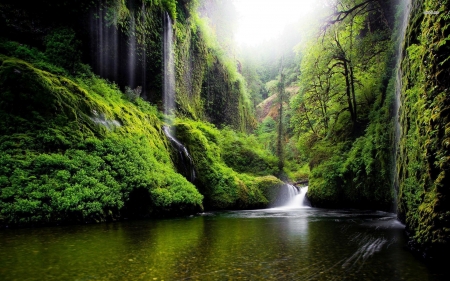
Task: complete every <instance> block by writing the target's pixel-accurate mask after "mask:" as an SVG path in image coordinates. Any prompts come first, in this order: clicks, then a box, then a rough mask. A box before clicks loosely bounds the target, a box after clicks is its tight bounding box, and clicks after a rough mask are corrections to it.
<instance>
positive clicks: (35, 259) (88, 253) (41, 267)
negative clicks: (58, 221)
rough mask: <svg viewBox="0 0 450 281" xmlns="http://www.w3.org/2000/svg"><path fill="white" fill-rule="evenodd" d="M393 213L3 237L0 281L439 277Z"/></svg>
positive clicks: (286, 213)
mask: <svg viewBox="0 0 450 281" xmlns="http://www.w3.org/2000/svg"><path fill="white" fill-rule="evenodd" d="M403 228H404V227H403V225H402V224H400V223H399V222H398V221H397V220H396V218H395V215H394V214H390V213H384V212H361V211H342V210H340V211H337V210H323V209H315V208H298V209H283V208H278V209H265V210H253V211H230V212H217V213H204V214H201V215H198V216H193V217H189V218H181V219H167V220H148V221H130V222H119V223H109V224H98V225H82V226H63V227H47V228H36V229H3V230H0V280H166V281H168V280H421V281H424V280H439V279H442V278H443V277H442V276H441V275H437V274H433V273H432V272H430V271H429V270H428V269H427V267H425V265H424V264H422V263H421V262H420V261H419V260H417V259H416V258H414V257H413V256H412V254H411V253H410V252H408V251H407V250H406V248H405V238H404V234H403V233H404V229H403Z"/></svg>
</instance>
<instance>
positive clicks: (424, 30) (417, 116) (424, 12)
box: [397, 0, 450, 262]
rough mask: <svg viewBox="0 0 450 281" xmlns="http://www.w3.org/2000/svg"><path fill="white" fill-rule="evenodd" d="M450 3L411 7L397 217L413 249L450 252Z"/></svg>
mask: <svg viewBox="0 0 450 281" xmlns="http://www.w3.org/2000/svg"><path fill="white" fill-rule="evenodd" d="M449 6H450V2H449V1H448V0H443V1H431V0H423V1H416V2H415V3H414V4H413V7H412V12H411V16H410V23H409V26H408V29H407V34H406V38H405V46H404V59H403V62H402V72H403V76H402V83H403V88H402V95H401V101H402V106H401V115H400V123H401V128H402V131H401V140H400V151H399V155H398V162H397V165H398V167H397V169H398V177H399V194H398V212H399V216H400V218H401V219H402V220H403V221H404V222H405V223H406V227H407V231H408V235H409V237H410V239H411V241H410V246H411V247H412V248H413V249H416V250H418V251H420V252H422V253H423V254H424V256H425V257H429V258H434V259H435V261H436V262H438V261H439V260H440V259H439V257H444V256H448V252H449V250H450V239H449V237H450V171H449V167H450V119H449V116H450V92H449V89H450V79H449V77H450V43H449V40H450V11H449Z"/></svg>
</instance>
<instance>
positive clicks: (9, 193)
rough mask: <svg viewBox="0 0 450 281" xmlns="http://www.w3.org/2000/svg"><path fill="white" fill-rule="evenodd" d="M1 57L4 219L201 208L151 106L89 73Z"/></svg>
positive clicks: (58, 219)
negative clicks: (70, 73)
mask: <svg viewBox="0 0 450 281" xmlns="http://www.w3.org/2000/svg"><path fill="white" fill-rule="evenodd" d="M0 63H1V65H0V77H1V78H0V97H1V98H0V100H1V102H0V119H1V120H0V215H1V217H2V222H1V223H2V224H8V225H16V224H23V225H26V224H48V223H50V224H52V223H68V222H86V221H104V220H112V219H118V218H123V217H142V216H155V215H167V214H173V213H176V214H187V213H193V212H198V211H200V210H202V199H203V196H202V195H201V194H200V193H199V192H198V191H197V189H196V188H195V186H194V185H192V184H191V183H190V182H188V181H187V180H186V179H185V178H184V177H183V176H181V175H180V174H178V173H177V172H176V171H175V168H174V165H173V163H172V161H171V159H170V149H169V148H170V145H169V144H168V141H167V140H166V139H165V137H164V135H163V134H162V131H161V125H162V122H161V121H160V120H159V118H158V114H159V113H158V112H157V110H156V109H155V108H154V107H152V106H150V105H149V104H148V103H146V102H144V101H142V100H140V99H137V100H135V101H134V103H132V102H130V101H129V100H128V98H127V97H126V96H125V95H124V94H123V93H121V92H120V90H119V89H117V86H115V85H114V84H109V83H107V82H106V81H104V80H102V79H99V78H97V77H95V76H89V77H83V78H71V79H69V78H67V77H63V76H59V75H55V74H51V73H49V72H46V71H43V70H41V69H38V68H36V67H35V66H34V65H32V64H30V63H27V62H24V61H21V60H19V59H15V58H10V57H5V56H0ZM145 198H147V199H146V200H145Z"/></svg>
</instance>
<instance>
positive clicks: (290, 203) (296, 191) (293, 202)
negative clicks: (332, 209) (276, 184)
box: [273, 184, 310, 209]
mask: <svg viewBox="0 0 450 281" xmlns="http://www.w3.org/2000/svg"><path fill="white" fill-rule="evenodd" d="M307 192H308V187H307V186H305V187H300V188H298V187H295V186H293V185H291V184H284V185H283V186H282V187H281V188H280V190H279V193H278V196H277V199H276V200H275V202H274V204H273V207H276V208H287V209H293V208H309V207H310V206H309V202H308V199H307V198H306V193H307Z"/></svg>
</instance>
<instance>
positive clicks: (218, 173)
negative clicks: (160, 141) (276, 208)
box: [175, 119, 282, 209]
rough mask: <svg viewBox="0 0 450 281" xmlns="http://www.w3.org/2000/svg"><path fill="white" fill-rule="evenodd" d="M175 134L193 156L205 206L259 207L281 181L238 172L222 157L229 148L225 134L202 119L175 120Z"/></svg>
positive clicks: (271, 198)
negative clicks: (200, 120)
mask: <svg viewBox="0 0 450 281" xmlns="http://www.w3.org/2000/svg"><path fill="white" fill-rule="evenodd" d="M175 126H176V135H177V138H178V139H179V140H180V141H181V142H183V143H185V144H186V145H187V148H188V150H189V152H190V154H191V156H192V158H193V161H194V165H195V169H196V175H197V179H196V182H195V184H196V185H197V186H198V187H199V190H200V192H201V193H202V194H203V195H204V196H205V207H206V208H209V209H242V208H262V207H265V206H268V204H269V203H270V202H272V201H273V200H274V196H275V193H274V192H273V190H276V188H277V186H278V185H280V184H281V183H282V182H281V181H280V180H278V179H277V178H275V177H273V176H263V177H256V176H253V175H250V174H244V173H238V172H237V171H235V170H233V169H232V168H230V167H229V166H228V165H227V164H226V163H225V161H224V160H223V155H224V154H225V150H226V149H228V148H229V145H230V143H227V140H228V138H227V137H224V135H226V134H229V133H230V132H228V131H227V132H221V131H219V130H218V129H215V128H213V127H211V126H208V125H206V124H205V123H202V122H198V121H191V120H187V119H180V120H177V122H176V125H175Z"/></svg>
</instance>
